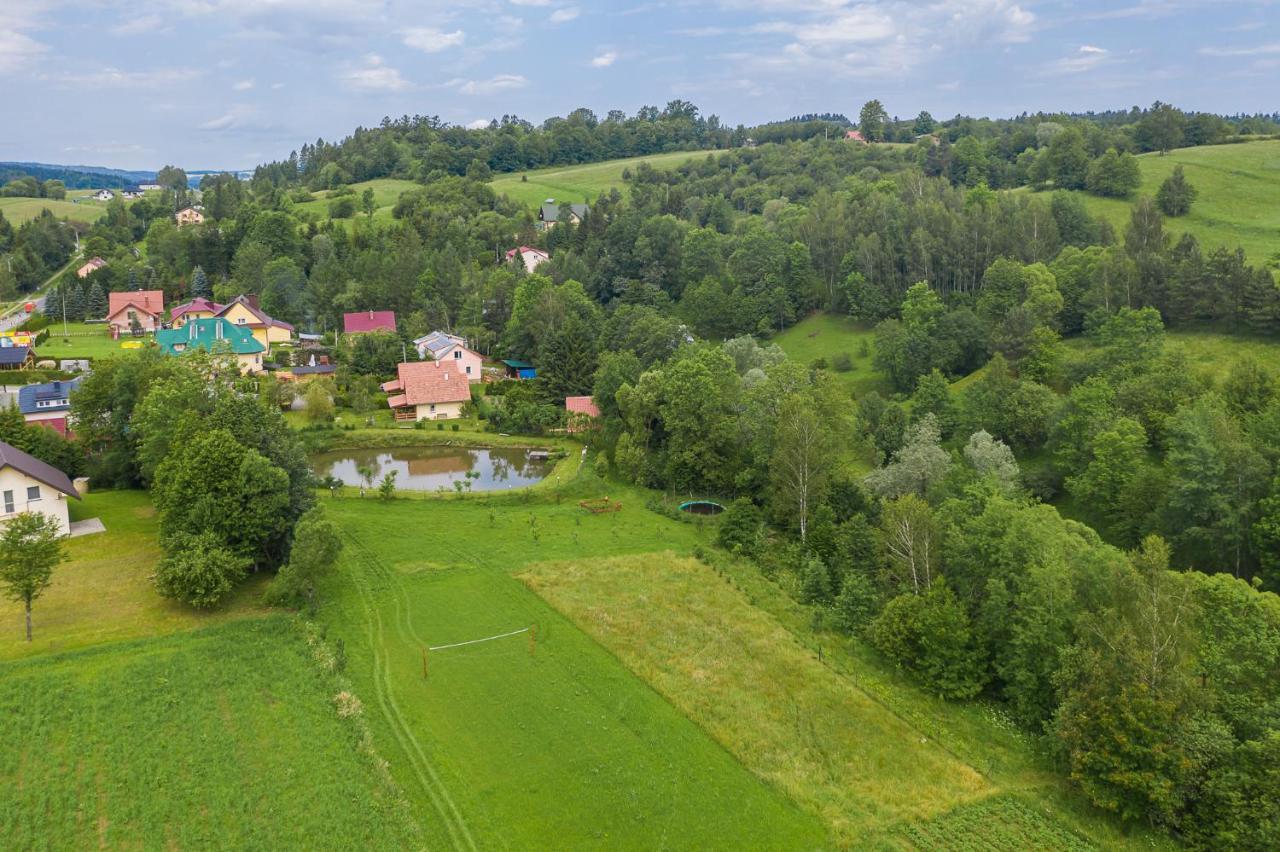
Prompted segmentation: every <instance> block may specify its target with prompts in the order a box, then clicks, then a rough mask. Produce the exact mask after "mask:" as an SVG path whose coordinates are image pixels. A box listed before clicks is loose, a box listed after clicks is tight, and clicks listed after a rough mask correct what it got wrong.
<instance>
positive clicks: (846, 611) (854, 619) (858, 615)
mask: <svg viewBox="0 0 1280 852" xmlns="http://www.w3.org/2000/svg"><path fill="white" fill-rule="evenodd" d="M879 606H880V598H879V595H877V594H876V590H875V587H874V586H873V585H872V584H871V580H870V579H868V578H867V576H866V575H865V574H863V573H861V572H857V571H855V572H851V573H849V574H846V575H845V577H844V583H843V585H842V586H841V587H840V594H839V595H837V596H836V600H835V606H834V610H835V613H834V614H835V623H836V627H838V628H839V629H840V630H841V631H843V632H844V633H849V634H853V633H860V632H862V630H863V629H865V628H866V626H867V625H868V624H870V623H871V621H872V619H874V618H875V617H876V612H877V610H878V608H879Z"/></svg>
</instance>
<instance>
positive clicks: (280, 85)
mask: <svg viewBox="0 0 1280 852" xmlns="http://www.w3.org/2000/svg"><path fill="white" fill-rule="evenodd" d="M271 88H273V89H283V88H284V83H272V84H271Z"/></svg>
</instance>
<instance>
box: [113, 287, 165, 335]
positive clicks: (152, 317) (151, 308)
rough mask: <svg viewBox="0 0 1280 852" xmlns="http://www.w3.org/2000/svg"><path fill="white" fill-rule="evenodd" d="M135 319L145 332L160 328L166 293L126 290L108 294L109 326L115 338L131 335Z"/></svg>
mask: <svg viewBox="0 0 1280 852" xmlns="http://www.w3.org/2000/svg"><path fill="white" fill-rule="evenodd" d="M135 319H136V320H137V321H138V326H139V327H140V328H141V329H142V330H143V331H155V330H156V329H158V328H160V326H161V324H162V323H163V321H164V293H163V292H162V291H160V290H126V291H124V292H121V293H108V294H107V325H108V326H110V328H111V333H112V335H113V336H119V335H121V334H129V333H131V331H132V329H133V321H134V320H135Z"/></svg>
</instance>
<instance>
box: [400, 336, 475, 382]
mask: <svg viewBox="0 0 1280 852" xmlns="http://www.w3.org/2000/svg"><path fill="white" fill-rule="evenodd" d="M413 347H414V348H415V349H417V350H418V357H419V358H421V359H422V360H424V361H426V360H428V359H429V360H432V361H437V362H441V363H446V364H452V365H453V366H454V367H456V368H457V369H458V372H460V373H462V375H464V376H466V377H467V381H468V382H471V383H472V384H474V383H476V382H479V381H483V379H484V377H483V375H481V370H482V367H483V362H484V359H483V358H481V357H480V354H479V353H478V352H475V351H473V350H471V349H468V348H467V341H466V340H465V339H463V338H461V337H458V336H457V335H456V334H449V333H447V332H444V331H433V332H431V333H430V334H428V335H427V336H426V337H419V338H418V339H417V340H415V341H413Z"/></svg>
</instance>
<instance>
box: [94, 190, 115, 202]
mask: <svg viewBox="0 0 1280 852" xmlns="http://www.w3.org/2000/svg"><path fill="white" fill-rule="evenodd" d="M93 197H94V198H95V199H97V200H98V201H110V200H111V199H113V198H115V197H116V194H115V193H114V192H112V191H111V190H109V189H100V190H98V191H97V192H95V193H94V194H93Z"/></svg>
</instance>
